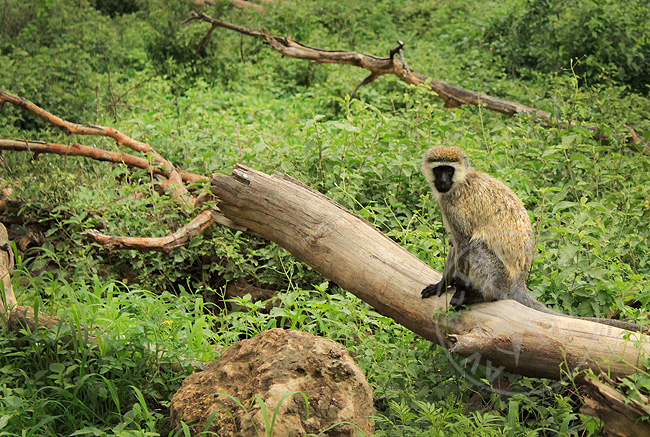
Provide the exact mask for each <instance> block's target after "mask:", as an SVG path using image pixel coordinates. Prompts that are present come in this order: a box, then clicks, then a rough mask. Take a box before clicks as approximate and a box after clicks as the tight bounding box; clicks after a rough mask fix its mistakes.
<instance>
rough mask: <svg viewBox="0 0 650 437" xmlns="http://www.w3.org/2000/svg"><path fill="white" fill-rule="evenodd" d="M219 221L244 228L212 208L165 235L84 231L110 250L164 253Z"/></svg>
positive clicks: (232, 226)
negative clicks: (150, 235)
mask: <svg viewBox="0 0 650 437" xmlns="http://www.w3.org/2000/svg"><path fill="white" fill-rule="evenodd" d="M215 223H218V224H221V225H224V226H228V227H230V228H234V229H242V228H241V227H240V226H237V225H236V224H234V223H233V222H232V221H230V220H229V219H227V218H226V217H225V216H224V215H223V214H222V213H221V211H219V208H210V209H206V210H204V211H202V212H201V213H200V214H199V215H197V216H196V217H195V218H194V219H193V220H192V221H191V222H190V223H188V224H187V225H185V226H183V227H182V228H180V229H179V230H177V231H176V232H174V233H173V234H171V235H167V236H165V237H154V238H140V237H114V236H110V235H105V234H102V233H101V232H99V231H96V230H90V231H85V232H82V235H87V236H89V237H91V238H93V239H94V240H95V241H96V242H98V243H99V244H101V245H102V246H104V247H105V248H106V249H108V250H113V249H135V250H140V251H149V250H157V251H160V252H164V253H171V252H172V251H173V250H174V249H175V248H177V247H181V246H185V245H186V244H187V243H189V241H190V240H191V239H192V238H194V237H196V236H197V235H199V234H201V233H203V231H205V230H206V229H207V228H208V227H210V226H212V225H213V224H215Z"/></svg>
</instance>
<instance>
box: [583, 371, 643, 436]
mask: <svg viewBox="0 0 650 437" xmlns="http://www.w3.org/2000/svg"><path fill="white" fill-rule="evenodd" d="M604 379H606V380H608V378H604ZM608 382H609V384H613V382H612V381H611V380H609V381H608ZM584 386H585V387H586V389H587V395H586V396H585V398H584V406H583V407H582V408H581V409H580V411H581V412H582V413H584V414H588V415H589V416H596V417H598V418H599V419H601V420H602V421H603V422H605V426H604V427H603V430H602V433H603V435H604V436H606V437H609V436H612V437H614V436H616V437H619V436H625V437H647V436H649V435H650V423H648V422H647V421H645V420H643V418H644V417H646V418H647V417H648V416H650V401H649V400H648V398H647V397H645V396H643V395H641V398H640V399H639V400H636V399H632V398H629V397H627V396H624V395H623V394H621V393H619V392H618V391H617V390H616V389H615V388H613V387H612V386H611V385H608V384H604V383H602V382H601V381H599V380H598V379H596V378H594V377H591V376H590V377H587V378H585V385H584Z"/></svg>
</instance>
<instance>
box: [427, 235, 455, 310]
mask: <svg viewBox="0 0 650 437" xmlns="http://www.w3.org/2000/svg"><path fill="white" fill-rule="evenodd" d="M455 283H456V250H455V248H454V245H453V244H450V245H449V253H448V254H447V260H446V261H445V268H444V270H443V271H442V278H440V281H439V282H436V283H435V284H429V285H427V286H426V287H425V288H424V290H422V299H426V298H427V297H431V296H436V297H440V296H442V295H443V293H445V292H446V291H447V287H453V286H454V285H455Z"/></svg>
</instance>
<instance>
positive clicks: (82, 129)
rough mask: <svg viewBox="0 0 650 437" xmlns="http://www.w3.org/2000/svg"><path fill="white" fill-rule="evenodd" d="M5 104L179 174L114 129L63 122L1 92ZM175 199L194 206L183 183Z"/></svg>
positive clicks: (143, 145) (150, 150)
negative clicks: (108, 142) (150, 159)
mask: <svg viewBox="0 0 650 437" xmlns="http://www.w3.org/2000/svg"><path fill="white" fill-rule="evenodd" d="M5 102H9V103H11V104H13V105H14V106H17V107H19V108H22V109H24V110H25V111H28V112H31V113H32V114H34V115H36V116H37V117H39V118H41V119H42V120H44V121H46V122H48V123H50V124H51V125H53V126H55V127H58V128H60V129H61V130H63V131H64V132H65V133H67V134H77V135H93V136H102V137H109V138H112V139H114V140H115V142H116V143H117V144H118V145H119V146H126V147H128V148H130V149H131V150H134V151H136V152H140V153H144V154H150V155H151V156H153V158H154V162H153V165H154V166H157V167H161V168H163V169H165V170H166V171H167V172H168V174H169V175H170V176H168V177H169V178H171V176H172V175H174V174H175V173H178V170H176V168H175V167H174V165H173V164H172V163H171V162H169V161H168V160H167V159H165V158H163V157H162V156H161V155H160V154H159V153H158V152H156V151H155V150H154V149H153V147H151V146H150V145H149V144H147V143H143V142H141V141H137V140H134V139H133V138H131V137H129V136H127V135H125V134H123V133H122V132H120V131H118V130H117V129H115V128H112V127H104V126H97V125H91V124H77V123H71V122H69V121H66V120H63V119H62V118H60V117H57V116H56V115H54V114H51V113H49V112H47V111H45V110H44V109H42V108H40V107H39V106H37V105H35V104H34V103H32V102H30V101H29V100H27V99H25V98H23V97H20V96H16V95H14V94H11V93H8V92H6V91H3V90H0V105H4V103H5ZM174 179H175V180H181V179H180V178H174ZM173 193H174V195H175V198H177V199H178V200H180V201H182V202H184V203H186V204H188V205H192V204H193V203H194V200H193V198H192V196H191V195H189V193H188V191H187V188H185V186H184V185H183V184H182V183H181V184H180V185H178V186H176V187H175V189H174V191H173Z"/></svg>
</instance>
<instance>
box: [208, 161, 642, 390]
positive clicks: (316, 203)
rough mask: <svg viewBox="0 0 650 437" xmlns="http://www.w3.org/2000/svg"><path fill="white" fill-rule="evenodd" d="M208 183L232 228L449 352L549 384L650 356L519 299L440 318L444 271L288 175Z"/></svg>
mask: <svg viewBox="0 0 650 437" xmlns="http://www.w3.org/2000/svg"><path fill="white" fill-rule="evenodd" d="M211 181H212V192H213V194H215V195H216V196H217V197H218V198H219V199H220V204H219V207H220V209H221V212H222V213H223V214H224V215H225V216H226V217H227V218H229V219H230V220H231V221H232V222H233V223H235V224H237V225H239V226H241V227H243V228H246V229H247V230H248V231H249V232H252V233H255V234H257V235H260V236H262V237H264V238H267V239H269V240H272V241H274V242H275V243H277V244H278V245H280V246H282V247H284V248H285V249H287V250H288V251H289V252H291V253H292V254H293V255H294V256H295V257H296V258H298V259H299V260H301V261H303V262H305V263H306V264H308V265H310V266H312V267H313V268H314V269H315V270H317V271H318V272H320V273H321V274H323V275H324V276H326V277H327V278H329V279H330V280H332V281H334V282H335V283H337V284H338V285H339V286H341V287H342V288H344V289H346V290H348V291H350V292H351V293H353V294H355V295H356V296H357V297H359V298H360V299H362V300H364V301H365V302H367V303H369V304H370V305H372V306H373V307H374V308H375V309H376V310H377V311H379V312H380V313H382V314H384V315H386V316H388V317H391V318H392V319H394V320H395V321H396V322H398V323H400V324H402V325H403V326H405V327H407V328H408V329H410V330H412V331H414V332H416V333H417V334H419V335H421V336H422V337H424V338H426V339H427V340H430V341H432V342H435V343H437V344H440V345H442V346H445V347H447V348H449V350H450V351H451V352H453V353H456V354H459V355H461V356H464V357H473V358H478V359H480V361H481V362H482V363H485V364H489V365H491V366H497V367H503V368H505V369H506V370H508V371H511V372H514V373H519V374H523V375H527V376H533V377H545V378H553V379H560V378H561V377H562V375H563V374H566V367H567V366H568V368H569V369H571V370H576V369H579V368H585V367H588V368H591V369H594V370H596V371H597V372H599V373H600V371H606V372H608V373H609V374H611V375H613V376H622V375H627V374H631V373H635V372H636V371H637V368H638V366H641V365H642V363H643V358H644V357H645V356H648V354H649V353H650V344H649V343H648V342H647V341H648V340H649V338H648V337H647V336H645V335H642V334H639V333H629V332H627V331H623V330H621V329H619V328H615V327H610V326H606V325H603V324H599V323H595V322H590V321H585V320H579V319H572V318H569V317H563V316H556V315H551V314H544V313H541V312H538V311H535V310H532V309H529V308H526V307H524V306H523V305H521V304H519V303H518V302H515V301H499V302H491V303H484V304H479V305H474V306H472V308H471V309H469V310H465V311H462V312H460V313H459V314H453V315H450V316H445V310H447V309H448V302H447V300H448V299H449V297H450V295H451V293H448V294H447V295H445V296H442V297H440V298H436V297H432V298H429V299H426V300H423V299H421V297H420V292H421V290H422V289H423V288H424V287H425V286H426V285H428V284H431V283H434V282H437V281H438V280H439V279H440V274H439V273H437V272H436V271H434V270H433V269H432V268H431V267H429V266H428V265H427V264H425V263H424V262H422V261H421V260H419V259H418V258H416V257H415V256H413V255H412V254H410V253H408V252H407V251H406V250H405V249H403V248H402V247H400V246H399V245H398V244H397V243H395V242H393V241H392V240H390V239H389V238H388V237H387V236H385V235H384V234H382V233H381V232H379V231H378V230H377V229H376V228H374V227H373V226H372V225H371V224H369V223H368V222H366V221H364V220H362V219H361V218H359V217H357V216H356V215H354V214H352V213H351V212H349V211H348V210H346V209H345V208H343V207H341V206H340V205H338V204H336V203H335V202H333V201H332V200H331V199H329V198H327V197H326V196H324V195H322V194H320V193H318V192H316V191H314V190H312V189H310V188H309V187H307V186H305V185H304V184H301V183H299V182H297V181H295V180H293V179H291V178H289V177H288V176H286V175H283V174H276V175H274V176H269V175H267V174H264V173H261V172H259V171H256V170H253V169H250V168H247V167H244V166H241V165H237V166H236V167H235V169H234V171H233V173H232V175H230V176H227V175H221V174H216V175H213V176H212V178H211ZM635 341H638V343H635ZM562 368H564V372H563V371H562Z"/></svg>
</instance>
